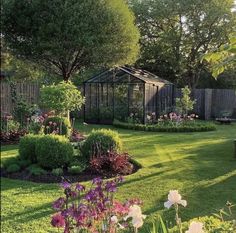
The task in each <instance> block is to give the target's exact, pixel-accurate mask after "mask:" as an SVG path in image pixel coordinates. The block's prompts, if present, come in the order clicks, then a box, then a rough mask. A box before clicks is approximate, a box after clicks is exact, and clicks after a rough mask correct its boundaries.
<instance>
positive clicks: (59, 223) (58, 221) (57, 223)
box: [51, 213, 65, 227]
mask: <svg viewBox="0 0 236 233" xmlns="http://www.w3.org/2000/svg"><path fill="white" fill-rule="evenodd" d="M51 224H52V226H54V227H64V226H65V219H64V217H63V216H62V215H61V214H59V213H58V214H55V215H53V216H52V220H51Z"/></svg>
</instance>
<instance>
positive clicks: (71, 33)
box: [2, 0, 139, 81]
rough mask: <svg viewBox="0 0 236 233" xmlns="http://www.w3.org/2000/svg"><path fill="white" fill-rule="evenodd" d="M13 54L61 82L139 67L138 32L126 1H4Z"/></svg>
mask: <svg viewBox="0 0 236 233" xmlns="http://www.w3.org/2000/svg"><path fill="white" fill-rule="evenodd" d="M2 35H3V38H4V40H5V41H6V44H7V46H8V47H9V49H10V51H11V52H12V53H13V54H15V55H17V56H19V57H22V58H24V59H28V60H30V61H33V62H35V63H37V64H39V65H42V66H44V67H46V68H47V69H48V70H50V71H53V72H55V73H56V74H58V75H61V76H63V79H64V80H65V81H68V79H69V78H70V77H71V75H72V74H74V73H75V72H77V71H78V70H79V69H81V68H82V67H90V66H94V65H102V66H113V65H121V64H130V63H133V62H135V60H136V58H137V55H138V52H139V46H138V40H139V32H138V29H137V28H136V26H135V25H134V15H133V14H132V12H131V10H130V9H129V8H128V6H127V4H126V3H125V2H124V0H96V1H94V0H79V1H78V0H53V1H48V0H20V1H18V0H3V4H2Z"/></svg>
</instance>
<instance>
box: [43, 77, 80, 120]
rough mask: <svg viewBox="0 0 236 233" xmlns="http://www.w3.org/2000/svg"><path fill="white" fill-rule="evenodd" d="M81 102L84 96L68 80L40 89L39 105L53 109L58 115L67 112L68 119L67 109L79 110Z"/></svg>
mask: <svg viewBox="0 0 236 233" xmlns="http://www.w3.org/2000/svg"><path fill="white" fill-rule="evenodd" d="M83 104H84V97H82V95H81V93H80V91H79V90H78V88H77V87H76V86H75V85H73V84H72V83H71V82H70V81H69V82H64V81H62V82H60V83H59V84H52V85H50V86H43V87H42V88H41V89H40V105H41V107H43V108H46V109H49V110H54V111H55V113H56V114H57V115H59V116H60V117H61V116H63V115H65V114H67V116H68V119H69V111H74V110H80V108H81V106H82V105H83Z"/></svg>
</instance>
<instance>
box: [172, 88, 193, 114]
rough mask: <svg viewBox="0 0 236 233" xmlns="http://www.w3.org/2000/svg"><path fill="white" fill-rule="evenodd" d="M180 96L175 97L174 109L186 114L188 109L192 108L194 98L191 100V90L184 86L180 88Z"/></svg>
mask: <svg viewBox="0 0 236 233" xmlns="http://www.w3.org/2000/svg"><path fill="white" fill-rule="evenodd" d="M181 94H182V97H181V98H176V99H175V101H176V109H177V111H178V112H179V113H181V114H186V115H187V114H188V113H189V111H192V110H193V106H194V104H195V103H196V100H191V90H190V89H189V88H188V87H187V86H185V87H184V88H182V89H181Z"/></svg>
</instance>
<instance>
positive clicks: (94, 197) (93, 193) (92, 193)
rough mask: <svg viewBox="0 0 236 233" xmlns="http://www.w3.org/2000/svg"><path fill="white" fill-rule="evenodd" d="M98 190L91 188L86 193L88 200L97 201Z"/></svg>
mask: <svg viewBox="0 0 236 233" xmlns="http://www.w3.org/2000/svg"><path fill="white" fill-rule="evenodd" d="M97 194H98V193H97V192H96V191H95V190H94V189H91V190H90V191H89V192H88V193H87V194H86V195H85V197H84V198H85V200H87V201H95V200H97Z"/></svg>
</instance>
